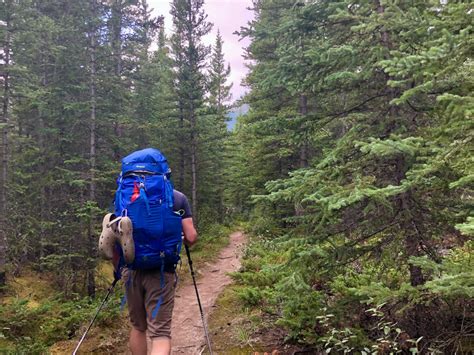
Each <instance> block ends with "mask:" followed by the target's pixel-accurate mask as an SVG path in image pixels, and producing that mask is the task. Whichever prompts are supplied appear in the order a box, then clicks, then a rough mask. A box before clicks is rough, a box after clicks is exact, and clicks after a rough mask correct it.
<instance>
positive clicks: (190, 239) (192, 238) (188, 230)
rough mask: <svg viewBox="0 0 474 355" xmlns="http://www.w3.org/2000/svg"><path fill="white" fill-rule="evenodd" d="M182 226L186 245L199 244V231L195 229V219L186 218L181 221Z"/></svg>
mask: <svg viewBox="0 0 474 355" xmlns="http://www.w3.org/2000/svg"><path fill="white" fill-rule="evenodd" d="M181 224H182V226H183V234H184V243H185V244H186V245H187V246H192V245H193V244H194V243H196V242H197V231H196V228H194V223H193V219H192V218H191V217H189V218H184V219H182V220H181Z"/></svg>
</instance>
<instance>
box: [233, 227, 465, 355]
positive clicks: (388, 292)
mask: <svg viewBox="0 0 474 355" xmlns="http://www.w3.org/2000/svg"><path fill="white" fill-rule="evenodd" d="M259 223H260V225H259V224H258V223H257V224H255V225H253V226H252V228H251V229H250V230H249V234H250V241H249V243H248V245H247V248H246V250H245V253H244V258H243V263H242V268H241V271H240V272H237V273H234V274H233V277H234V279H235V280H236V282H237V287H236V289H235V292H236V294H237V295H238V297H239V300H240V302H241V304H242V307H249V308H251V309H253V310H259V311H261V312H263V314H264V315H265V316H267V317H271V318H272V319H273V321H274V322H273V323H274V324H277V325H278V326H280V327H281V328H282V329H284V330H285V333H286V341H287V342H289V343H293V344H300V345H302V346H304V347H306V348H310V349H313V350H314V351H325V352H327V353H354V352H356V353H366V354H377V353H404V352H408V353H410V352H411V353H426V352H430V353H441V352H452V351H458V352H469V351H470V350H472V344H471V343H469V342H468V341H466V339H468V338H469V336H470V335H472V334H473V331H474V323H473V319H472V314H471V313H470V312H469V311H467V310H468V309H472V308H471V306H472V296H473V290H474V283H473V278H472V276H473V275H472V271H471V270H472V269H473V268H472V267H473V259H472V251H473V247H474V244H473V243H472V242H467V243H466V244H465V245H464V246H460V247H456V248H453V249H452V250H451V251H450V252H449V253H448V254H447V255H446V256H445V257H444V259H443V262H442V263H434V262H432V261H430V260H428V259H427V258H416V259H415V258H414V259H412V260H411V261H410V262H411V263H412V264H416V265H418V266H420V267H422V268H423V272H424V273H425V275H427V276H429V281H428V282H426V283H425V284H424V285H420V286H418V287H414V286H412V285H410V283H409V282H408V283H407V282H406V281H405V280H406V279H407V277H406V275H407V273H408V270H407V267H401V266H400V265H399V264H398V263H397V260H396V258H394V257H393V255H394V254H395V255H397V253H398V251H397V250H396V249H394V248H387V249H385V250H382V251H381V255H380V256H379V258H378V260H370V259H368V258H366V259H363V260H361V261H360V263H352V264H347V265H343V266H341V267H335V266H333V265H332V264H331V260H328V253H327V250H328V248H330V246H329V245H325V244H311V243H309V242H308V238H306V237H298V235H295V234H294V235H291V236H289V235H281V234H278V233H279V232H280V231H279V230H277V229H274V228H272V225H271V224H265V223H263V224H262V221H259ZM262 318H264V316H262ZM265 327H266V325H265V324H260V326H259V328H260V330H261V329H262V328H265Z"/></svg>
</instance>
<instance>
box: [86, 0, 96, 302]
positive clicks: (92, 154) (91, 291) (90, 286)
mask: <svg viewBox="0 0 474 355" xmlns="http://www.w3.org/2000/svg"><path fill="white" fill-rule="evenodd" d="M96 7H97V4H96V1H95V0H93V1H92V18H93V21H94V20H95V15H96ZM95 36H96V29H95V26H94V28H92V29H91V32H90V33H89V37H90V64H89V66H90V100H91V112H90V127H89V130H90V147H89V166H90V169H89V174H90V176H89V178H90V185H89V201H90V203H93V202H95V200H96V196H95V194H96V184H95V169H96V105H97V99H96V39H95ZM94 221H95V219H94V211H93V210H92V211H91V213H90V216H89V231H88V232H89V233H88V239H89V240H88V243H87V244H88V249H89V255H94V246H95V239H96V238H95V235H94V234H95V233H94V229H95V228H94ZM91 264H92V265H89V267H88V274H87V293H88V295H89V296H90V297H95V276H94V271H95V263H94V262H91Z"/></svg>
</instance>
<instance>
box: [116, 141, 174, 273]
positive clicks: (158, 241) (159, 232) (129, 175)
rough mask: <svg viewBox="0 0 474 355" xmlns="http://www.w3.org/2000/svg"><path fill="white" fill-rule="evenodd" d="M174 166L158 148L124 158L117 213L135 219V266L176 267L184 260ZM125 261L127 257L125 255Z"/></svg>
mask: <svg viewBox="0 0 474 355" xmlns="http://www.w3.org/2000/svg"><path fill="white" fill-rule="evenodd" d="M170 173H171V170H170V168H169V167H168V163H167V161H166V158H165V157H164V155H163V154H161V152H160V151H159V150H157V149H153V148H147V149H143V150H139V151H136V152H134V153H132V154H130V155H128V156H126V157H125V158H123V159H122V172H121V173H120V175H119V177H118V179H117V192H116V193H115V215H116V216H128V217H130V219H131V220H132V225H133V240H134V244H135V260H134V261H133V262H132V263H131V264H128V265H127V267H128V268H130V269H135V270H142V269H160V268H161V271H162V272H163V270H164V268H165V266H166V265H172V266H174V267H176V265H177V264H178V262H179V260H180V256H179V254H180V252H181V244H182V225H181V216H180V215H179V213H176V212H173V184H172V183H171V181H170ZM122 262H123V257H122Z"/></svg>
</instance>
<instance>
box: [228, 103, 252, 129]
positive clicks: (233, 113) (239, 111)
mask: <svg viewBox="0 0 474 355" xmlns="http://www.w3.org/2000/svg"><path fill="white" fill-rule="evenodd" d="M249 109H250V106H249V105H248V104H243V105H241V106H238V107H233V108H232V110H230V111H229V112H228V113H227V117H228V118H229V120H228V121H227V130H228V131H232V130H233V129H234V127H235V124H236V123H237V117H239V116H242V115H245V114H246V113H247V112H249Z"/></svg>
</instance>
